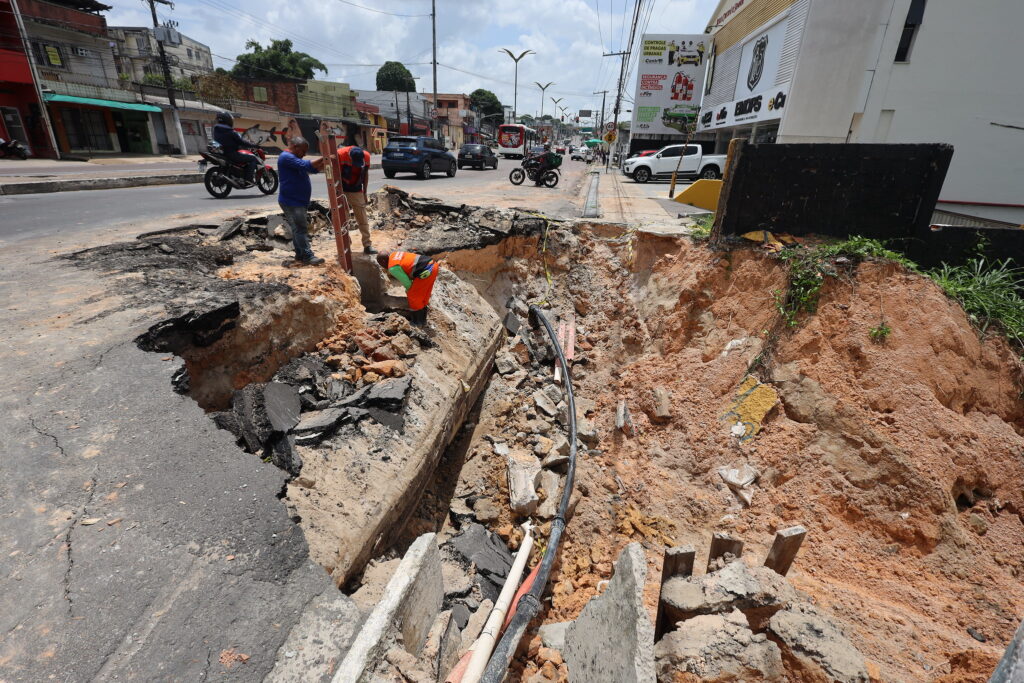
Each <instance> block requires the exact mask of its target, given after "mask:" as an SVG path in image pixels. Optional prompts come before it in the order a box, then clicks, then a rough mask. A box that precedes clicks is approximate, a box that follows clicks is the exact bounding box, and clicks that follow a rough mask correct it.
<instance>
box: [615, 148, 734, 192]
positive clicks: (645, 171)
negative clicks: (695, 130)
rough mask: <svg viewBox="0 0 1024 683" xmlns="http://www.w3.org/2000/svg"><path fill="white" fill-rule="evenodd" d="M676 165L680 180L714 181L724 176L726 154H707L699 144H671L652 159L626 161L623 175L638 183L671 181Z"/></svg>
mask: <svg viewBox="0 0 1024 683" xmlns="http://www.w3.org/2000/svg"><path fill="white" fill-rule="evenodd" d="M684 147H685V148H686V153H685V154H684V153H683V148H684ZM680 156H682V157H683V159H682V163H680V161H679V157H680ZM677 166H678V167H679V175H680V176H681V177H684V178H707V179H711V180H713V179H715V178H721V177H722V169H723V168H725V155H724V154H704V153H703V151H702V150H701V146H700V145H669V146H667V147H662V148H661V149H659V150H658V151H657V153H655V154H651V155H649V156H645V157H633V158H632V159H626V161H625V162H623V164H622V173H623V175H627V176H629V177H630V178H632V179H633V180H634V181H635V182H638V183H646V182H647V181H648V180H650V179H651V178H670V177H671V176H672V173H673V172H674V171H675V170H676V167H677Z"/></svg>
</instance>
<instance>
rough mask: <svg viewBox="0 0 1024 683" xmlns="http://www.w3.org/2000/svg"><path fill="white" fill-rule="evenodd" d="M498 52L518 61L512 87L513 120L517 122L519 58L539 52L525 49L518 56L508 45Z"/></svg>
mask: <svg viewBox="0 0 1024 683" xmlns="http://www.w3.org/2000/svg"><path fill="white" fill-rule="evenodd" d="M498 52H504V53H505V54H507V55H508V56H509V57H511V58H512V61H513V62H515V63H516V70H515V73H516V76H515V82H514V83H513V86H512V88H513V89H512V121H513V122H515V120H516V107H517V105H518V104H519V60H520V59H522V58H523V57H525V56H526V55H535V54H537V53H536V52H534V51H533V50H523V52H522V54H520V55H519V56H518V57H516V56H515V55H514V54H512V51H511V50H509V49H508V48H507V47H503V48H501V49H500V50H498Z"/></svg>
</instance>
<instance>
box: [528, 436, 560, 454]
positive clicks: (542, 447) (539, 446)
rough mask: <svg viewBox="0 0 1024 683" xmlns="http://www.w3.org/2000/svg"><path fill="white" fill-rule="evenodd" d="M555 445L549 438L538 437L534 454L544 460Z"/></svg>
mask: <svg viewBox="0 0 1024 683" xmlns="http://www.w3.org/2000/svg"><path fill="white" fill-rule="evenodd" d="M554 445H555V442H554V441H552V440H551V439H549V438H548V437H546V436H538V437H537V438H536V443H534V445H533V454H534V455H536V456H538V457H541V458H542V457H544V456H545V455H547V454H548V453H549V452H550V451H551V449H552V447H554Z"/></svg>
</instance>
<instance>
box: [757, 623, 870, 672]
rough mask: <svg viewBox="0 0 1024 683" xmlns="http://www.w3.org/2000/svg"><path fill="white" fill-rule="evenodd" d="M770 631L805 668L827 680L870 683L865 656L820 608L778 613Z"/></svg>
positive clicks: (770, 624) (770, 625)
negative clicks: (818, 673)
mask: <svg viewBox="0 0 1024 683" xmlns="http://www.w3.org/2000/svg"><path fill="white" fill-rule="evenodd" d="M768 628H769V630H770V631H771V632H772V633H773V634H775V635H776V636H777V637H778V639H779V640H780V641H781V642H782V644H783V647H784V648H786V649H787V650H788V651H789V654H791V655H792V657H793V658H795V659H796V660H797V661H799V662H800V663H801V664H802V665H803V668H805V669H806V670H808V671H813V672H820V673H821V675H822V678H823V679H824V680H830V681H840V682H841V683H867V682H868V680H869V678H868V673H867V670H866V668H865V664H864V656H863V655H862V654H861V653H860V652H858V651H857V649H856V648H855V647H854V646H853V644H852V643H851V642H850V641H849V640H848V639H847V638H846V636H845V635H843V632H842V631H841V630H840V629H839V627H837V626H836V625H835V619H834V618H833V617H831V616H829V615H827V614H825V613H824V612H821V611H820V610H818V609H817V608H815V607H813V606H811V605H806V604H801V605H797V606H794V607H791V608H790V609H787V610H783V611H781V612H778V613H777V614H776V615H775V616H773V617H772V618H771V621H770V622H769V627H768Z"/></svg>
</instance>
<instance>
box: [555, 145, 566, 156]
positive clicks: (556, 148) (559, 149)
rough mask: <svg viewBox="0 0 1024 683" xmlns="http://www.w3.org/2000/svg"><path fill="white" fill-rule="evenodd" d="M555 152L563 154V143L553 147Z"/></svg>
mask: <svg viewBox="0 0 1024 683" xmlns="http://www.w3.org/2000/svg"><path fill="white" fill-rule="evenodd" d="M555 154H565V145H559V146H558V147H555Z"/></svg>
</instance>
